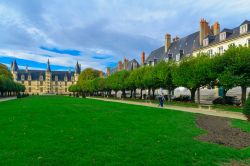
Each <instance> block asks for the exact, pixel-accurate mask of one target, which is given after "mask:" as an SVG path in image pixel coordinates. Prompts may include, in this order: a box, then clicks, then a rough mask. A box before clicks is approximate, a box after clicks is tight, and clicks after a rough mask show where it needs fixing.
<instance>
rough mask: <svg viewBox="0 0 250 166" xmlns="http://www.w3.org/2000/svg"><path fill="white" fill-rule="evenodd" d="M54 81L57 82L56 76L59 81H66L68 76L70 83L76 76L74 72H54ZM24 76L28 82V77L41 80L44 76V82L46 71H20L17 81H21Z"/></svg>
mask: <svg viewBox="0 0 250 166" xmlns="http://www.w3.org/2000/svg"><path fill="white" fill-rule="evenodd" d="M51 73H52V81H55V76H58V81H64V77H65V76H66V77H67V79H68V81H70V80H71V77H73V76H74V72H68V71H52V72H51ZM22 75H24V79H25V80H28V76H29V75H30V76H31V80H32V81H34V80H37V81H38V80H40V79H39V78H40V76H41V75H42V76H43V80H45V71H43V70H28V72H27V71H26V70H19V71H18V74H17V80H18V81H21V76H22Z"/></svg>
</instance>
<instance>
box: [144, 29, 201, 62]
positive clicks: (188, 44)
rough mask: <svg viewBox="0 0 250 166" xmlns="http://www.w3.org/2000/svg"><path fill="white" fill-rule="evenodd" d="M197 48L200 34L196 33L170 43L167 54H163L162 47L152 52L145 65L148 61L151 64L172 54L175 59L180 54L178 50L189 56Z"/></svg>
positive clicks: (163, 49)
mask: <svg viewBox="0 0 250 166" xmlns="http://www.w3.org/2000/svg"><path fill="white" fill-rule="evenodd" d="M199 47H200V34H199V31H198V32H195V33H193V34H191V35H188V36H186V37H183V38H180V39H179V40H177V41H175V42H172V43H171V45H170V47H169V50H168V52H167V53H165V47H164V46H162V47H160V48H158V49H156V50H154V51H152V52H151V53H150V55H149V56H148V58H147V60H146V63H149V62H150V61H152V62H153V61H154V59H157V60H163V59H165V58H167V57H168V55H169V54H172V57H173V58H174V59H175V58H176V55H178V54H180V50H183V51H184V55H189V54H192V52H193V50H195V49H198V48H199Z"/></svg>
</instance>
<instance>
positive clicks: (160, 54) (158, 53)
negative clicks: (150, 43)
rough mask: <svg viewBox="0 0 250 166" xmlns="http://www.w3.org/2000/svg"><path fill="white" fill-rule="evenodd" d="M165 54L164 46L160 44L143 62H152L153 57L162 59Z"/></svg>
mask: <svg viewBox="0 0 250 166" xmlns="http://www.w3.org/2000/svg"><path fill="white" fill-rule="evenodd" d="M164 54H165V47H164V46H162V47H160V48H158V49H156V50H154V51H152V52H151V53H150V54H149V56H148V57H147V59H146V61H145V63H149V62H150V61H151V62H153V61H154V59H163V58H164Z"/></svg>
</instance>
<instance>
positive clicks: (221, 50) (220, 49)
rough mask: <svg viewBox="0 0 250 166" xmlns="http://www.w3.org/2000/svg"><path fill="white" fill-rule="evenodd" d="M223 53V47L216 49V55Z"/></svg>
mask: <svg viewBox="0 0 250 166" xmlns="http://www.w3.org/2000/svg"><path fill="white" fill-rule="evenodd" d="M223 52H224V50H223V46H220V47H218V53H219V54H223Z"/></svg>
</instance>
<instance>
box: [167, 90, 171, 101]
mask: <svg viewBox="0 0 250 166" xmlns="http://www.w3.org/2000/svg"><path fill="white" fill-rule="evenodd" d="M168 102H171V90H170V89H168Z"/></svg>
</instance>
